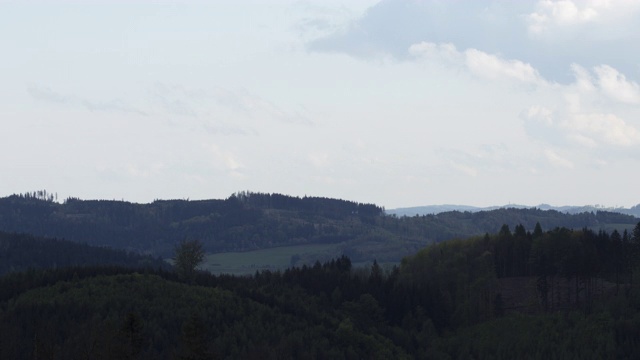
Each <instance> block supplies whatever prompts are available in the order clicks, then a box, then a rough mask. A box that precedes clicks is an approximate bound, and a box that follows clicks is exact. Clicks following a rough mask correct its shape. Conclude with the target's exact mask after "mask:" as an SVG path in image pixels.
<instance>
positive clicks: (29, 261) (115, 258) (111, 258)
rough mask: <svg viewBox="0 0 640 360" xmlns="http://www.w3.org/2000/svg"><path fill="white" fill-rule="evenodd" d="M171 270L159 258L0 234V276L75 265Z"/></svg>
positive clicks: (28, 236) (53, 240)
mask: <svg viewBox="0 0 640 360" xmlns="http://www.w3.org/2000/svg"><path fill="white" fill-rule="evenodd" d="M97 265H101V266H123V267H130V268H143V267H149V268H162V269H166V270H168V269H170V268H171V267H170V266H169V264H167V263H166V262H165V261H163V260H161V259H154V258H152V257H150V256H142V255H139V254H137V253H130V252H126V251H124V250H117V249H110V248H101V247H95V246H89V245H86V244H79V243H74V242H71V241H65V240H58V239H47V238H41V237H35V236H32V235H26V234H10V233H5V232H0V275H2V274H5V273H8V272H17V271H25V270H29V269H51V268H54V269H55V268H62V267H73V266H75V267H77V266H97Z"/></svg>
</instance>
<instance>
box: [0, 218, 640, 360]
mask: <svg viewBox="0 0 640 360" xmlns="http://www.w3.org/2000/svg"><path fill="white" fill-rule="evenodd" d="M542 228H543V227H542V226H541V225H540V224H535V225H534V226H533V228H532V229H531V230H527V229H526V228H525V226H523V225H522V224H518V225H516V226H515V227H513V228H510V227H509V226H507V225H503V226H501V227H500V230H499V231H498V232H497V233H493V234H485V235H481V236H475V237H470V238H467V239H459V240H451V241H445V242H441V243H438V244H433V245H430V246H428V247H426V248H424V249H422V250H420V251H418V252H417V253H415V254H414V255H412V256H409V257H407V258H405V259H404V260H403V261H402V263H401V264H400V265H399V266H396V267H393V268H383V267H381V266H380V265H379V264H378V263H377V262H374V263H373V265H372V266H370V267H369V268H355V267H353V266H352V263H351V260H350V259H349V258H348V257H346V256H342V257H339V258H336V259H333V260H331V261H328V262H325V263H320V262H316V263H315V264H314V265H312V266H306V265H304V266H302V267H294V268H290V269H287V270H284V271H260V272H256V273H255V274H254V275H253V276H245V277H234V276H230V275H219V276H215V275H211V274H208V273H204V272H196V273H194V274H193V276H190V277H182V276H180V274H179V273H174V272H173V271H171V270H165V269H157V268H156V269H154V268H150V267H146V268H139V269H131V268H123V267H113V266H109V267H105V266H82V267H69V268H56V269H41V270H30V271H26V272H12V273H10V274H7V275H5V276H3V277H0V333H2V334H3V336H2V337H0V358H2V359H22V358H35V359H70V358H71V359H75V358H91V359H100V358H104V359H163V358H165V359H217V358H228V359H235V358H243V359H252V358H255V359H283V358H292V359H293V358H295V359H299V358H300V359H302V358H304V359H307V358H308V359H362V358H379V359H387V358H394V359H395V358H399V359H402V358H408V359H410V358H416V359H468V358H474V359H513V358H531V359H543V358H544V359H548V358H580V359H608V358H620V359H636V358H639V357H640V338H639V337H638V334H640V312H639V310H640V291H639V290H640V288H639V286H638V285H639V284H640V274H639V273H638V269H639V268H640V263H639V259H640V257H639V256H638V254H640V223H637V224H636V226H634V227H633V230H632V231H628V232H626V231H623V232H618V231H617V230H614V231H612V232H607V231H602V230H600V231H594V230H591V229H587V228H583V229H577V230H572V229H568V228H562V227H558V228H554V229H551V230H548V231H543V230H542Z"/></svg>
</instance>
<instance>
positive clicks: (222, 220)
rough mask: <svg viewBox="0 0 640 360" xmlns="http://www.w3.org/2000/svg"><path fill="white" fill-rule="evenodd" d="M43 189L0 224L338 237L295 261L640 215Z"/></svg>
mask: <svg viewBox="0 0 640 360" xmlns="http://www.w3.org/2000/svg"><path fill="white" fill-rule="evenodd" d="M54 200H55V196H54V195H51V194H48V193H47V192H46V191H39V192H34V193H29V194H22V195H12V196H9V197H5V198H0V231H5V232H18V233H28V234H31V235H36V236H44V237H53V238H59V239H65V240H69V241H74V242H79V243H86V244H89V245H97V246H108V247H111V248H114V249H121V250H126V251H133V252H137V253H142V254H147V255H151V256H153V257H163V258H168V257H170V256H171V254H172V252H173V248H174V246H175V244H177V243H178V242H179V241H181V240H183V239H185V238H186V239H198V240H200V241H202V242H203V244H204V246H205V250H206V251H207V252H209V253H220V252H229V251H250V250H257V249H267V248H275V247H281V246H292V245H309V244H335V245H336V246H335V247H333V250H332V251H331V252H329V253H326V254H312V256H310V257H308V258H304V257H303V258H300V259H298V260H299V261H292V265H296V264H298V265H302V264H305V263H306V264H308V265H310V264H312V263H313V261H315V260H316V259H321V260H323V261H324V260H329V259H331V258H335V257H338V256H340V255H343V254H345V255H348V256H349V257H350V258H351V260H352V261H354V262H364V261H369V262H371V261H373V260H374V259H377V260H378V261H385V262H387V261H391V262H399V261H400V260H401V259H402V258H403V257H405V256H408V255H412V254H414V253H415V252H416V251H418V250H419V249H421V248H423V247H424V246H426V245H429V244H431V243H434V242H439V241H443V240H449V239H454V238H466V237H469V236H474V235H480V234H484V233H487V232H489V233H493V232H496V231H498V230H499V229H500V226H501V225H502V224H522V225H523V226H524V227H525V228H527V229H533V227H534V226H535V224H536V223H540V224H543V226H544V229H545V230H548V229H553V228H555V227H559V226H560V227H567V228H573V229H581V228H584V227H587V228H591V229H594V230H596V231H597V230H601V229H602V230H607V231H612V230H614V229H617V230H618V231H620V232H621V231H623V230H624V229H631V228H633V226H634V225H635V224H636V222H637V219H636V218H635V217H633V216H630V215H623V214H617V213H610V212H585V213H581V214H574V215H569V214H564V213H561V212H557V211H543V210H539V209H498V210H493V211H484V212H476V213H471V212H457V211H452V212H445V213H440V214H438V215H425V216H414V217H395V216H389V215H386V214H385V211H384V209H383V208H382V207H380V206H377V205H373V204H361V203H356V202H351V201H345V200H337V199H328V198H318V197H303V198H298V197H292V196H286V195H280V194H262V193H249V192H241V193H237V194H234V195H232V196H230V197H229V198H227V199H222V200H200V201H189V200H158V201H154V202H153V203H150V204H134V203H129V202H125V201H106V200H80V199H75V198H69V199H67V200H65V201H64V202H63V203H58V202H55V201H54Z"/></svg>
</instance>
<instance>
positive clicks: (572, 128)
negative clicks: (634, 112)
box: [524, 101, 640, 148]
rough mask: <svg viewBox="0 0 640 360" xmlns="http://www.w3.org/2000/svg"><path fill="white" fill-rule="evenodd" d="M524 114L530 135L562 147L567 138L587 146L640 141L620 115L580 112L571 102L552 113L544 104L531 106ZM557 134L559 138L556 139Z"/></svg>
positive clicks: (615, 145) (624, 144)
mask: <svg viewBox="0 0 640 360" xmlns="http://www.w3.org/2000/svg"><path fill="white" fill-rule="evenodd" d="M524 117H525V126H527V127H528V131H529V134H530V135H532V136H534V137H536V138H539V139H541V140H544V141H546V142H551V143H554V144H556V145H565V146H566V145H568V144H567V140H568V141H569V142H570V143H575V144H578V145H580V146H584V147H588V148H595V147H599V146H614V147H629V146H634V145H639V144H640V132H638V130H637V129H636V128H635V127H634V126H632V125H630V124H628V123H627V122H625V121H624V120H623V119H621V118H620V117H618V116H616V115H614V114H610V113H597V112H589V111H584V110H582V109H580V108H576V107H575V105H571V104H570V101H567V105H566V107H565V108H564V109H561V110H560V111H559V112H555V113H554V112H552V111H551V110H549V109H547V108H544V107H540V106H532V107H531V108H530V109H529V110H527V111H526V113H525V115H524ZM557 134H560V135H561V138H562V139H558V138H557V137H556V135H557Z"/></svg>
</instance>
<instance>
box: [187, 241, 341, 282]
mask: <svg viewBox="0 0 640 360" xmlns="http://www.w3.org/2000/svg"><path fill="white" fill-rule="evenodd" d="M339 246H340V244H307V245H295V246H280V247H274V248H269V249H261V250H253V251H243V252H225V253H216V254H207V255H206V256H205V259H204V261H203V263H202V264H201V265H200V267H199V268H200V269H202V270H208V271H209V272H211V273H213V274H233V275H248V274H254V273H255V272H256V271H258V270H282V269H286V268H287V267H290V266H292V265H297V266H302V265H303V264H306V263H310V264H312V263H313V262H314V261H315V260H316V259H317V260H320V261H323V260H324V259H329V258H333V257H336V256H340V253H339ZM312 259H313V260H312Z"/></svg>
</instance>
